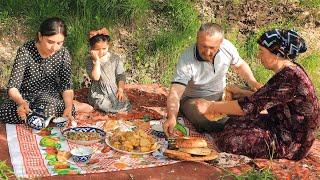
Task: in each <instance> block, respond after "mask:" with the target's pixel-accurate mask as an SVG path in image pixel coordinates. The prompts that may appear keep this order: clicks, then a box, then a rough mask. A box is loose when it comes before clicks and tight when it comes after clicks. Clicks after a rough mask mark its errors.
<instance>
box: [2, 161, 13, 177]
mask: <svg viewBox="0 0 320 180" xmlns="http://www.w3.org/2000/svg"><path fill="white" fill-rule="evenodd" d="M9 177H11V178H13V171H12V169H11V168H9V167H8V165H7V164H6V162H5V161H0V179H3V180H7V179H9Z"/></svg>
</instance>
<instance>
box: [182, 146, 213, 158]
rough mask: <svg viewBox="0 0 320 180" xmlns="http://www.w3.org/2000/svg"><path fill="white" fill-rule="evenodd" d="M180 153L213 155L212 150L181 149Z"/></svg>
mask: <svg viewBox="0 0 320 180" xmlns="http://www.w3.org/2000/svg"><path fill="white" fill-rule="evenodd" d="M178 151H181V152H185V153H189V154H192V155H199V156H206V155H209V154H211V149H209V148H207V147H205V148H179V150H178Z"/></svg>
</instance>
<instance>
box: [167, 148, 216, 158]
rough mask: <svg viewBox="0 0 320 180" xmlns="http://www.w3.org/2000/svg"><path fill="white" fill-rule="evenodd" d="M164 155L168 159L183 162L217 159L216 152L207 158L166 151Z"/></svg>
mask: <svg viewBox="0 0 320 180" xmlns="http://www.w3.org/2000/svg"><path fill="white" fill-rule="evenodd" d="M164 154H165V155H166V156H167V157H169V158H172V159H179V160H185V161H210V160H213V159H216V158H217V157H218V153H217V152H216V151H212V152H211V153H210V154H209V155H207V156H191V154H188V153H185V152H181V151H176V150H169V149H167V150H165V152H164Z"/></svg>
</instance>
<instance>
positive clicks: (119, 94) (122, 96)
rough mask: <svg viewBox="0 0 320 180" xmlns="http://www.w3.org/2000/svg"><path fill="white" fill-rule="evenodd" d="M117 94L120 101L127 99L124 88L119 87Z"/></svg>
mask: <svg viewBox="0 0 320 180" xmlns="http://www.w3.org/2000/svg"><path fill="white" fill-rule="evenodd" d="M116 96H117V98H118V100H119V101H120V102H123V101H124V100H125V96H124V92H123V89H120V88H119V89H118V92H117V94H116Z"/></svg>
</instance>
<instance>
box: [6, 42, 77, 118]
mask: <svg viewBox="0 0 320 180" xmlns="http://www.w3.org/2000/svg"><path fill="white" fill-rule="evenodd" d="M7 88H8V89H10V88H17V89H18V90H19V92H20V94H21V95H22V97H23V99H25V100H27V101H28V102H29V106H30V109H35V108H37V107H39V106H40V105H42V106H44V113H45V115H46V116H47V117H48V116H56V117H58V116H61V115H62V113H63V111H64V102H63V99H62V92H63V91H65V90H68V89H72V79H71V57H70V54H69V52H68V50H67V49H66V48H65V47H62V48H61V49H60V50H59V51H58V52H56V53H55V54H53V55H51V56H50V57H48V58H45V59H44V58H42V57H41V56H40V54H39V52H38V50H37V48H36V45H35V41H29V42H27V43H25V44H24V45H23V46H22V47H20V48H19V49H18V51H17V56H16V59H15V62H14V64H13V69H12V72H11V76H10V79H9V82H8V86H7ZM16 110H17V104H16V103H15V102H14V101H12V100H10V99H6V100H5V101H4V103H3V104H2V105H1V107H0V122H3V123H24V121H22V120H21V119H20V117H19V116H18V114H17V112H16ZM73 114H74V108H73Z"/></svg>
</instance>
